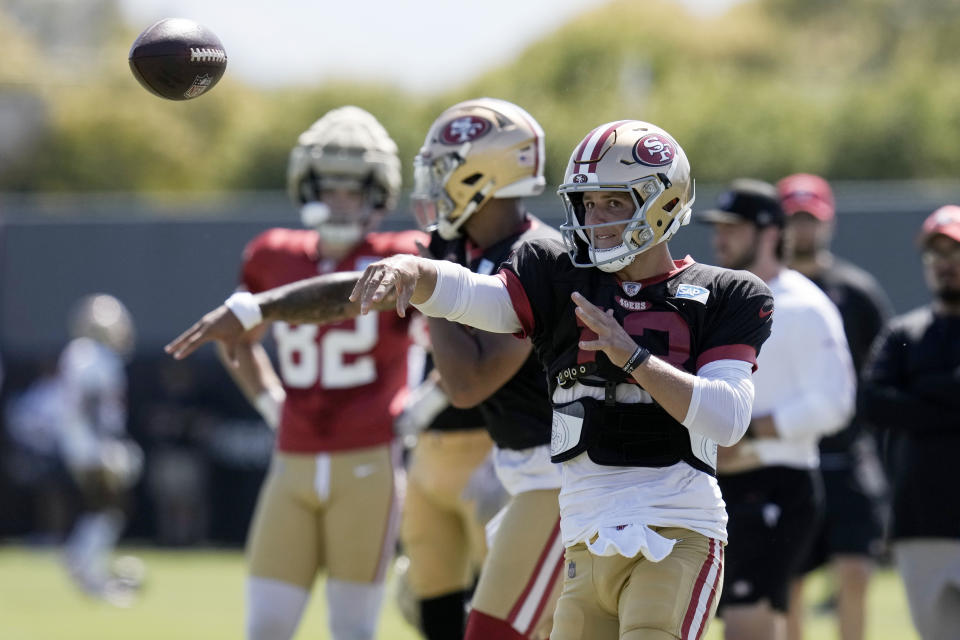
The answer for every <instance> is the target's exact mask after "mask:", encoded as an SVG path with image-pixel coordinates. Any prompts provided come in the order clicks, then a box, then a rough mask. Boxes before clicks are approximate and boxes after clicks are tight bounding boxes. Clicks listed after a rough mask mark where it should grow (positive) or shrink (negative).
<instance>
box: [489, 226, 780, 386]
mask: <svg viewBox="0 0 960 640" xmlns="http://www.w3.org/2000/svg"><path fill="white" fill-rule="evenodd" d="M674 265H675V268H674V269H673V270H672V271H671V272H669V273H666V274H662V275H660V276H657V277H654V278H651V279H649V280H645V281H642V282H620V281H619V280H618V279H617V277H616V275H615V274H612V273H605V272H603V271H601V270H600V269H579V268H576V267H574V266H573V264H572V263H571V262H570V259H569V256H568V255H567V251H566V248H565V247H564V245H563V243H562V242H561V241H539V242H531V243H528V244H526V245H524V246H523V247H521V248H520V249H519V250H518V251H517V252H516V254H515V255H514V256H513V258H512V260H511V261H510V262H509V263H507V265H505V266H506V269H505V271H504V277H505V278H506V282H507V288H508V290H509V291H510V296H511V299H512V300H513V304H514V308H515V310H516V311H517V315H518V317H519V318H520V323H521V326H522V327H523V331H524V332H525V333H526V334H528V335H529V336H530V337H531V338H532V339H533V344H534V348H535V349H536V352H537V354H538V355H539V357H540V359H541V362H542V363H543V365H544V367H545V368H546V369H547V370H548V372H549V374H550V375H551V378H550V384H551V392H552V391H553V389H555V388H556V385H557V384H558V380H557V376H558V375H563V373H562V372H564V371H570V369H571V368H574V369H577V368H578V367H579V365H583V364H588V365H589V366H588V368H587V370H588V371H592V373H589V374H588V375H587V377H586V378H585V379H583V380H581V381H582V382H584V383H585V384H590V383H591V382H594V383H595V382H596V381H599V382H600V383H601V384H602V383H603V382H604V381H610V382H622V381H626V382H631V383H632V382H633V378H632V376H627V375H626V374H624V372H623V371H622V369H620V367H617V366H616V365H614V364H613V363H611V362H610V361H609V359H608V358H607V356H606V354H604V353H603V352H601V351H581V350H580V349H579V347H578V343H579V341H580V340H593V339H595V338H596V336H595V335H594V334H593V332H592V331H590V330H589V329H587V328H585V327H583V326H581V325H580V324H579V322H578V320H577V317H576V315H575V313H574V309H575V308H576V305H575V304H574V303H573V301H572V300H571V299H570V294H571V293H573V292H574V291H578V292H580V293H581V294H582V295H583V296H584V297H586V298H587V299H588V300H590V301H591V302H592V303H593V304H595V305H596V306H598V307H600V308H601V309H604V310H607V309H613V310H614V317H615V318H616V319H617V321H618V322H620V324H621V325H622V326H623V327H624V328H625V329H626V330H627V333H629V334H630V335H631V336H632V337H633V338H634V340H636V341H637V343H638V344H640V345H643V346H644V347H646V348H647V349H649V350H650V353H652V354H653V355H655V356H657V357H659V358H662V359H663V360H665V361H667V362H669V363H670V364H672V365H674V366H676V367H678V368H681V369H684V370H686V371H688V372H691V373H696V371H697V370H699V368H700V367H702V366H703V365H705V364H707V363H708V362H712V361H715V360H724V359H735V360H744V361H746V362H750V363H753V364H754V366H756V357H757V354H758V353H759V351H760V346H761V345H762V344H763V342H764V340H766V339H767V337H768V336H769V335H770V326H771V321H772V316H773V296H772V294H771V293H770V289H769V288H768V287H767V285H766V284H764V283H763V281H762V280H760V279H759V278H757V277H756V276H754V275H753V274H750V273H747V272H745V271H731V270H729V269H721V268H719V267H712V266H707V265H702V264H698V263H696V262H694V260H693V259H692V258H690V257H689V256H688V257H687V258H686V259H684V260H678V261H675V262H674ZM589 363H595V364H589Z"/></svg>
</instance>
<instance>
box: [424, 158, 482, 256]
mask: <svg viewBox="0 0 960 640" xmlns="http://www.w3.org/2000/svg"><path fill="white" fill-rule="evenodd" d="M464 146H469V143H468V145H464ZM463 162H464V161H463V156H462V155H461V154H459V153H457V152H451V153H445V154H443V155H441V156H438V157H436V158H428V157H425V156H424V155H422V154H420V155H417V157H416V158H414V160H413V192H412V193H411V194H410V205H411V207H412V208H413V214H414V216H415V217H416V219H417V224H418V225H419V226H420V228H421V229H423V230H424V231H426V232H427V233H432V232H433V231H437V233H439V234H440V236H441V237H442V238H443V239H444V240H453V239H455V238H457V237H459V236H460V227H461V226H462V225H463V223H464V222H466V221H467V218H469V217H470V214H472V213H473V210H471V211H470V212H469V213H467V211H466V210H464V212H463V213H462V214H461V215H460V216H458V217H457V219H456V220H452V221H451V219H450V215H451V214H452V213H453V212H454V210H455V209H456V204H455V203H454V201H453V198H451V197H450V194H449V193H448V192H447V183H448V182H449V181H450V179H451V177H452V176H453V174H454V173H455V172H456V170H457V169H459V168H460V167H461V166H462V165H463ZM474 209H475V207H474Z"/></svg>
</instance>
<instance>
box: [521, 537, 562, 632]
mask: <svg viewBox="0 0 960 640" xmlns="http://www.w3.org/2000/svg"><path fill="white" fill-rule="evenodd" d="M547 544H549V545H550V551H549V553H547V557H546V559H544V561H543V564H542V565H540V572H539V573H538V574H537V579H536V581H535V582H534V583H533V588H532V589H530V593H529V594H527V599H526V600H525V601H524V603H523V606H522V607H520V611H518V612H517V617H516V618H515V619H514V621H513V628H514V629H516V630H517V632H518V633H521V634H524V635H526V633H527V632H528V631H529V628H530V626H531V625H532V624H533V623H534V622H535V620H534V619H533V616H534V615H536V613H537V609H538V608H539V607H540V601H541V600H542V599H543V598H544V597H545V596H546V595H547V593H546V592H547V590H548V589H553V584H552V583H551V581H550V578H551V577H553V572H554V570H555V569H556V568H557V563H558V562H559V561H560V558H561V557H562V556H563V545H562V544H560V530H559V529H556V530H555V531H554V533H553V535H552V536H550V541H549V542H548V543H547Z"/></svg>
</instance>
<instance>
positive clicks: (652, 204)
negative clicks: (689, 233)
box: [557, 120, 695, 272]
mask: <svg viewBox="0 0 960 640" xmlns="http://www.w3.org/2000/svg"><path fill="white" fill-rule="evenodd" d="M586 191H622V192H625V193H627V194H629V196H630V198H631V200H632V201H633V203H634V207H635V210H634V212H633V215H632V216H631V218H630V219H629V220H628V221H627V224H626V228H625V229H624V230H623V235H622V241H621V243H620V244H618V245H617V246H615V247H610V248H607V249H595V248H594V234H595V233H596V230H597V229H602V228H604V227H610V226H617V225H623V224H624V221H623V220H618V221H615V222H605V223H601V224H591V225H588V224H584V211H585V210H584V206H583V194H584V192H586ZM557 194H558V195H559V196H560V199H561V200H563V204H564V207H565V209H566V220H565V222H564V223H563V224H562V225H560V231H561V233H562V234H563V238H564V241H565V242H566V244H567V249H568V251H569V253H570V259H571V260H572V261H573V264H574V265H575V266H577V267H598V268H599V269H601V270H603V271H608V272H615V271H619V270H621V269H623V268H624V267H626V266H627V265H628V264H630V263H631V262H633V259H634V257H635V256H636V255H637V254H638V253H640V252H642V251H646V250H647V249H649V248H650V247H652V246H654V245H656V244H659V243H661V242H666V241H667V240H669V239H670V237H671V236H673V234H674V233H676V232H677V230H678V229H679V228H680V227H681V226H683V225H685V224H687V223H689V222H690V215H691V207H692V206H693V201H694V198H695V196H694V185H693V179H692V178H691V177H690V163H689V162H687V156H686V154H685V153H684V152H683V149H681V148H680V145H679V144H677V143H676V141H674V139H673V138H672V137H671V136H670V134H668V133H667V132H666V131H664V130H663V129H661V128H660V127H657V126H655V125H652V124H649V123H647V122H641V121H639V120H618V121H616V122H608V123H607V124H603V125H600V126H599V127H597V128H596V129H594V130H593V131H591V132H590V133H588V134H587V136H586V137H585V138H584V139H583V140H581V141H580V143H579V144H578V145H577V146H576V148H574V150H573V154H572V155H571V156H570V162H569V164H568V165H567V172H566V175H565V177H564V180H563V184H562V185H560V187H559V189H558V190H557Z"/></svg>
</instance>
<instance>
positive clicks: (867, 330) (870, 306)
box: [777, 173, 890, 640]
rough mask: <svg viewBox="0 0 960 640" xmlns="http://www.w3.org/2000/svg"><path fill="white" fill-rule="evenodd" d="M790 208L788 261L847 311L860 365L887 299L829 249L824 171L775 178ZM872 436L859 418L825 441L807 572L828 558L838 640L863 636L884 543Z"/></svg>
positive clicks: (796, 620)
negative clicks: (818, 514) (820, 507)
mask: <svg viewBox="0 0 960 640" xmlns="http://www.w3.org/2000/svg"><path fill="white" fill-rule="evenodd" d="M777 191H778V192H779V196H780V203H781V205H782V207H783V210H784V212H785V213H786V214H787V234H788V237H789V238H790V241H791V246H792V249H793V255H792V259H791V262H790V266H791V267H792V268H794V269H796V270H797V271H799V272H800V273H802V274H803V275H805V276H807V277H808V278H810V280H812V281H813V282H814V283H815V284H816V285H817V286H818V287H820V288H821V289H822V290H823V291H824V293H826V294H827V296H828V297H829V298H830V300H831V301H832V302H833V303H834V304H835V305H837V309H839V311H840V315H841V316H842V317H843V330H844V332H845V333H846V335H847V342H848V344H849V345H850V353H851V355H852V356H853V365H854V368H855V369H856V371H857V374H858V376H859V373H860V370H861V368H862V366H863V363H864V361H865V360H866V358H867V355H868V353H869V351H870V345H871V344H872V343H873V340H874V338H876V336H877V333H878V332H879V331H880V328H881V327H882V326H883V323H884V322H885V321H886V320H887V318H888V317H889V316H890V302H889V300H888V299H887V296H886V294H884V292H883V290H882V289H881V288H880V285H879V284H877V281H876V280H875V279H874V278H873V276H872V275H870V274H869V273H867V272H866V271H864V270H863V269H861V268H859V267H857V266H855V265H853V264H851V263H849V262H847V261H845V260H842V259H840V258H838V257H837V256H835V255H834V254H833V253H832V252H831V251H830V241H831V240H832V239H833V231H834V227H835V225H834V220H835V213H836V209H835V206H834V199H833V191H832V190H831V189H830V185H829V184H828V183H827V181H826V180H824V179H823V178H821V177H820V176H815V175H811V174H807V173H797V174H793V175H790V176H787V177H786V178H784V179H782V180H781V181H780V182H779V183H777ZM879 468H880V465H879V461H878V460H877V456H876V446H875V443H874V440H873V438H872V437H871V436H870V435H869V434H867V433H864V432H863V431H862V430H861V429H860V428H859V424H858V422H857V418H856V416H854V418H853V419H852V420H851V421H850V424H848V425H847V426H846V427H845V428H844V429H842V430H841V431H839V432H838V433H835V434H833V435H829V436H826V437H824V438H822V439H821V440H820V470H821V472H822V473H823V486H824V494H825V497H826V510H825V514H824V519H823V521H822V524H821V525H820V527H819V531H818V533H817V536H816V538H815V539H814V543H813V546H812V547H811V550H810V553H809V554H808V557H807V559H806V560H805V561H804V563H803V566H802V571H803V573H807V572H809V571H812V570H814V569H816V568H818V567H820V566H822V565H824V564H826V563H827V562H828V561H829V562H830V565H831V567H832V569H833V572H834V576H835V579H836V584H837V589H838V593H837V596H838V603H837V604H838V611H837V617H838V623H839V630H840V638H841V640H862V639H863V636H864V619H865V615H864V607H865V604H866V594H867V584H868V582H869V579H870V573H871V572H872V569H873V556H874V555H876V553H877V551H878V548H879V546H880V543H881V538H882V530H881V523H880V510H881V508H882V507H881V500H880V494H881V492H882V490H883V482H882V474H881V473H880V472H879ZM803 604H804V603H803V578H802V576H798V577H797V578H796V579H795V580H794V581H793V584H792V585H791V589H790V610H789V615H788V629H787V637H788V638H789V640H801V638H802V637H803V627H802V625H803V608H804V607H803Z"/></svg>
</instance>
